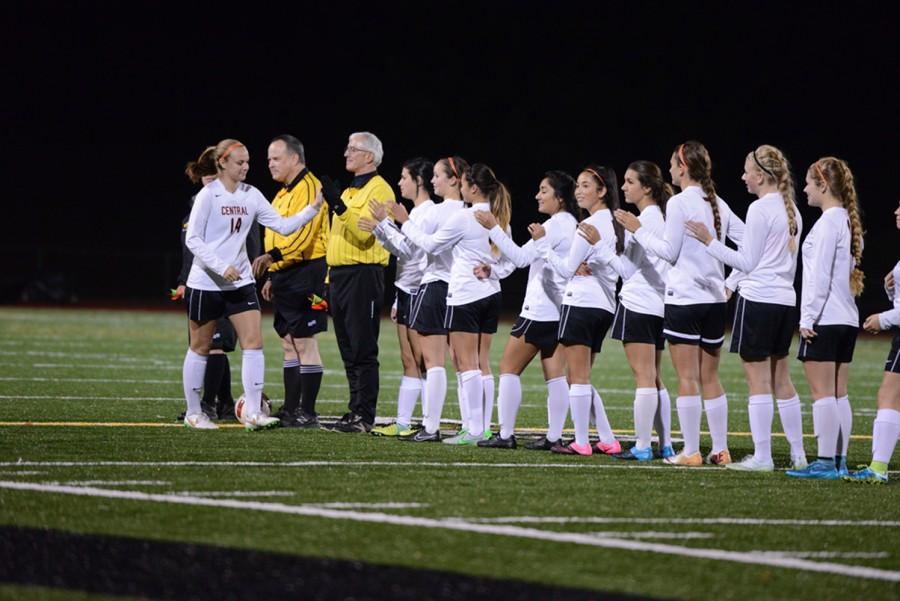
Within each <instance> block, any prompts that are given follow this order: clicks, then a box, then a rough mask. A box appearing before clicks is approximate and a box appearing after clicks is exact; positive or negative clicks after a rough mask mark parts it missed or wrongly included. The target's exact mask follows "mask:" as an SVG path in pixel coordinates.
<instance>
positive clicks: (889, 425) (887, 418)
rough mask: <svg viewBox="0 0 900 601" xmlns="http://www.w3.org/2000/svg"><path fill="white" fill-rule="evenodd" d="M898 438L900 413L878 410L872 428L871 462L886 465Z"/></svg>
mask: <svg viewBox="0 0 900 601" xmlns="http://www.w3.org/2000/svg"><path fill="white" fill-rule="evenodd" d="M898 436H900V411H897V410H896V409H879V410H878V413H876V414H875V424H874V425H873V426H872V461H878V462H881V463H884V464H885V465H887V464H888V463H890V461H891V455H893V454H894V447H896V446H897V437H898Z"/></svg>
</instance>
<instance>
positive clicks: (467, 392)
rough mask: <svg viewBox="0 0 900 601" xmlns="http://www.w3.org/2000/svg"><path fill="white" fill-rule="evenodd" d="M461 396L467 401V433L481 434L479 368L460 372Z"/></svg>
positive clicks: (481, 404)
mask: <svg viewBox="0 0 900 601" xmlns="http://www.w3.org/2000/svg"><path fill="white" fill-rule="evenodd" d="M462 385H463V387H462V389H463V397H464V398H465V399H466V400H467V401H468V403H467V404H468V407H469V422H468V426H467V428H468V429H469V434H471V435H473V436H481V435H482V434H483V433H484V399H483V397H484V384H483V383H482V382H481V370H478V369H473V370H471V371H466V372H463V373H462Z"/></svg>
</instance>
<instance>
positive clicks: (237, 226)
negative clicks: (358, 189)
mask: <svg viewBox="0 0 900 601" xmlns="http://www.w3.org/2000/svg"><path fill="white" fill-rule="evenodd" d="M316 214H318V208H315V209H314V208H313V207H311V206H310V207H306V208H305V209H303V210H302V211H300V212H299V213H297V214H296V215H292V216H290V217H285V218H282V217H281V215H279V214H278V212H277V211H276V210H275V209H273V208H272V206H271V205H270V204H269V202H268V201H267V200H266V199H265V197H264V196H263V195H262V193H261V192H260V191H259V190H257V189H256V188H254V187H253V186H251V185H249V184H243V183H242V184H238V187H237V188H236V189H235V191H234V192H229V191H228V190H226V189H225V186H223V185H222V182H221V181H220V180H215V181H213V182H210V183H209V184H208V185H206V186H205V187H204V188H203V189H202V190H200V192H199V193H198V194H197V198H196V200H195V201H194V207H193V209H191V216H190V218H189V219H188V229H187V237H186V239H185V244H187V247H188V248H189V249H190V251H191V252H192V253H194V264H193V266H192V267H191V272H190V275H188V280H187V285H188V287H189V288H194V289H196V290H235V289H237V288H240V287H241V286H246V285H248V284H253V283H254V281H255V280H254V279H253V274H252V273H251V272H250V261H249V259H248V258H247V246H246V241H247V235H248V234H249V233H250V228H253V227H256V225H255V223H254V221H257V222H259V223H260V224H262V225H264V226H266V227H268V228H270V229H272V230H275V231H276V232H278V233H279V234H282V235H287V234H290V233H292V232H294V231H296V230H298V229H300V228H301V227H303V226H304V225H305V224H306V223H308V222H309V221H311V220H312V219H313V218H314V217H315V216H316ZM229 265H230V266H233V267H234V268H235V269H237V270H238V272H240V278H239V279H238V280H237V281H235V282H228V281H226V280H225V278H224V277H222V276H223V274H224V273H225V270H226V269H228V266H229Z"/></svg>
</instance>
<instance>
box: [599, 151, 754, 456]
mask: <svg viewBox="0 0 900 601" xmlns="http://www.w3.org/2000/svg"><path fill="white" fill-rule="evenodd" d="M669 173H670V174H671V176H672V183H673V184H674V185H675V186H678V187H679V188H681V192H680V193H678V194H676V195H675V196H673V197H672V198H670V199H669V201H668V203H667V204H666V229H665V232H664V235H663V237H662V238H659V237H657V236H655V235H654V234H653V233H652V232H651V231H650V230H649V229H648V228H644V227H642V223H641V221H640V220H639V219H638V218H637V217H635V216H634V215H632V214H631V213H629V212H627V211H622V210H619V211H616V219H617V220H618V221H619V223H621V224H622V225H623V226H624V227H625V229H627V230H628V231H630V232H632V233H633V234H634V237H635V240H637V241H638V243H639V244H640V245H641V246H643V247H644V249H645V250H646V251H648V252H649V253H650V254H652V255H655V256H658V257H660V258H662V259H664V260H666V261H668V262H669V263H670V264H671V265H672V267H671V268H670V269H669V273H668V275H667V279H666V303H665V318H664V326H663V332H664V333H665V336H666V340H667V341H668V343H669V352H670V353H671V355H672V364H673V365H674V367H675V372H676V375H677V377H678V398H677V399H676V401H675V403H676V406H677V409H678V421H679V423H680V425H681V431H682V435H683V437H684V447H683V448H682V450H681V452H679V453H678V454H677V455H675V456H673V457H667V458H665V459H663V461H664V462H666V463H668V464H670V465H684V466H698V465H702V464H703V461H704V459H703V456H702V455H701V454H700V417H701V413H702V410H703V406H705V409H706V419H707V423H708V424H709V431H710V434H711V436H712V451H711V452H710V453H709V454H708V455H707V456H706V461H707V462H708V463H713V464H717V465H724V464H728V463H731V454H730V453H729V452H728V401H727V398H726V396H725V390H724V389H723V388H722V382H721V380H720V379H719V353H720V350H721V346H722V342H723V341H724V339H725V319H726V315H727V305H726V297H725V274H724V266H723V264H722V262H721V261H719V260H718V259H716V258H714V257H712V256H711V255H709V254H708V253H707V252H706V247H705V246H704V245H703V244H701V243H700V242H699V241H698V240H696V239H694V238H692V237H690V236H689V235H688V232H687V230H686V227H685V224H686V223H687V222H688V221H700V222H703V223H704V224H705V225H706V226H707V228H711V231H715V233H716V238H718V239H719V240H720V241H721V240H724V239H725V237H726V236H727V237H728V238H730V239H731V240H732V241H734V242H735V243H738V244H739V243H740V241H741V239H742V237H743V233H744V224H743V222H742V221H741V220H740V219H738V218H737V217H736V216H735V215H734V213H732V212H731V209H730V208H729V207H728V205H727V204H726V203H725V201H724V200H722V199H721V198H719V197H718V195H716V189H715V183H714V182H713V179H712V161H711V160H710V158H709V152H708V151H707V150H706V147H704V146H703V144H700V143H699V142H694V141H690V142H685V143H684V144H681V145H679V146H678V148H676V149H675V152H673V153H672V157H671V159H670V166H669ZM701 397H702V398H703V399H705V400H704V401H703V404H702V405H701Z"/></svg>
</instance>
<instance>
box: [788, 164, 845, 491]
mask: <svg viewBox="0 0 900 601" xmlns="http://www.w3.org/2000/svg"><path fill="white" fill-rule="evenodd" d="M803 191H804V192H805V193H806V196H807V198H808V199H809V204H810V206H813V207H818V208H820V209H822V216H821V217H820V218H819V220H818V221H817V222H816V224H815V225H814V226H813V227H812V229H811V230H810V232H809V235H808V236H806V240H804V241H803V291H802V293H801V299H800V338H801V340H800V351H799V353H798V358H799V359H800V360H801V361H802V362H803V371H804V372H805V373H806V380H807V381H808V382H809V391H810V394H812V397H813V427H814V430H815V432H816V444H817V446H818V452H817V459H816V460H815V461H813V462H812V463H810V464H809V466H807V467H806V468H805V469H797V470H791V471H788V472H787V475H788V476H793V477H795V478H815V479H820V480H836V479H838V478H840V477H841V476H842V475H847V447H848V445H849V443H850V431H851V429H852V427H853V412H852V410H851V409H850V399H849V397H848V396H847V377H848V374H849V371H850V362H851V361H852V360H853V350H854V348H855V346H856V334H857V332H858V329H859V311H858V310H857V308H856V302H855V300H854V299H855V297H856V296H859V295H860V294H861V293H862V289H863V273H862V271H861V270H860V268H859V264H860V262H861V261H862V250H863V230H862V223H861V222H860V217H859V203H858V201H857V198H856V186H855V184H854V181H853V174H852V173H851V172H850V168H849V167H847V163H845V162H844V161H842V160H841V159H837V158H834V157H825V158H822V159H819V160H818V161H816V162H815V163H813V164H812V165H811V166H810V167H809V169H808V170H807V172H806V187H805V188H803Z"/></svg>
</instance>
